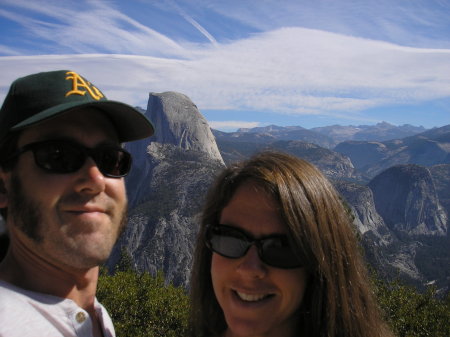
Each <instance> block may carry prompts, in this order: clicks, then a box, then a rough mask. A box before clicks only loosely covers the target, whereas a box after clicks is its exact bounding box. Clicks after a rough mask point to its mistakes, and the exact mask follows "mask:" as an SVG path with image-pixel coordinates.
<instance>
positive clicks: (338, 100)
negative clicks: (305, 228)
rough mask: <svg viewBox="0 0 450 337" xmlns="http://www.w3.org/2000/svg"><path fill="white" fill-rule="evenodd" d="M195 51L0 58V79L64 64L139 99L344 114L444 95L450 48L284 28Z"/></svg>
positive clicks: (449, 83) (448, 91) (449, 92)
mask: <svg viewBox="0 0 450 337" xmlns="http://www.w3.org/2000/svg"><path fill="white" fill-rule="evenodd" d="M197 55H198V57H197V58H196V59H194V60H178V59H169V58H156V57H143V56H142V57H141V56H124V55H94V56H89V55H86V56H70V55H69V56H61V57H60V58H58V57H51V58H48V57H41V58H33V57H30V58H25V59H24V58H20V61H19V59H17V58H14V57H10V58H0V67H1V68H2V69H5V70H6V71H5V73H4V74H2V79H1V80H0V81H2V82H3V81H5V78H7V77H8V73H12V72H19V69H20V72H23V71H24V69H28V70H30V71H32V70H40V69H42V68H55V67H56V66H58V65H60V66H63V67H64V68H66V67H67V66H69V65H70V66H74V67H75V68H76V69H80V71H86V72H87V73H88V74H89V73H91V74H93V75H94V76H95V77H96V78H98V79H99V81H100V82H103V83H102V86H105V85H106V87H107V88H109V89H110V90H114V96H116V94H117V96H120V99H124V100H125V101H126V102H129V103H131V104H136V103H140V102H141V101H142V100H145V99H146V96H147V95H146V92H147V91H155V92H158V91H166V90H173V91H179V92H182V93H184V94H186V95H188V96H189V97H190V98H191V99H192V100H193V101H194V102H195V103H196V104H197V105H198V106H199V108H200V109H215V110H232V109H235V110H247V111H249V110H250V111H273V112H275V113H282V114H298V115H302V114H310V115H311V114H313V115H314V114H316V115H339V114H342V113H343V112H345V113H346V114H350V115H351V114H352V113H355V114H357V113H358V112H359V111H361V110H363V109H367V108H371V107H376V106H380V105H386V104H395V103H413V102H421V101H425V100H431V99H436V98H441V97H448V96H450V50H442V49H438V50H432V49H418V48H406V47H401V46H396V45H393V44H388V43H384V42H379V41H371V40H366V39H360V38H352V37H348V36H342V35H338V34H332V33H327V32H321V31H311V30H308V29H301V28H289V29H280V30H277V31H273V32H269V33H264V34H260V35H257V36H254V37H252V38H249V39H246V40H241V41H238V42H235V43H230V44H228V45H220V46H219V48H215V49H207V50H204V51H203V52H201V53H198V54H197ZM0 83H1V82H0ZM3 85H4V83H3ZM139 95H140V97H141V98H140V99H139V98H138V96H139Z"/></svg>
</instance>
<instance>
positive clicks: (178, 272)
mask: <svg viewBox="0 0 450 337" xmlns="http://www.w3.org/2000/svg"><path fill="white" fill-rule="evenodd" d="M146 114H147V116H148V117H149V118H150V119H151V120H152V121H154V122H155V126H156V135H155V136H153V137H151V138H149V139H145V140H141V141H138V142H133V143H130V144H128V146H127V149H128V150H129V151H130V152H131V153H132V155H133V167H132V171H131V172H130V174H129V176H128V177H127V180H126V184H127V191H128V199H129V221H128V226H127V228H126V230H125V232H124V233H123V235H122V236H121V238H120V240H119V242H118V243H117V244H116V246H115V247H114V250H113V253H112V254H111V257H110V259H109V261H108V266H109V267H110V268H113V267H114V266H115V265H116V264H117V263H118V261H119V260H120V258H121V254H123V251H126V252H127V254H129V255H130V256H131V257H132V259H133V261H134V263H135V268H136V269H137V270H140V271H144V270H145V271H149V272H151V273H153V274H154V273H156V272H157V271H159V270H162V271H163V272H164V274H165V278H166V280H167V281H170V282H172V283H174V284H175V285H181V286H187V285H188V281H189V277H190V266H191V263H192V252H193V247H194V244H195V237H196V234H197V231H198V216H199V214H200V211H201V207H202V204H203V198H204V196H205V195H206V192H207V189H208V188H209V186H210V184H211V182H212V180H213V178H214V177H215V176H216V174H217V173H218V172H219V171H220V170H221V169H223V168H224V164H223V160H222V158H221V157H220V154H219V153H218V150H217V145H216V143H215V141H214V138H213V137H212V135H211V131H210V129H209V126H208V125H207V123H206V121H205V119H204V117H203V116H201V114H200V112H199V111H198V110H197V108H196V107H195V105H194V104H193V103H192V102H191V101H190V100H189V99H188V98H187V97H186V96H184V95H181V94H177V93H172V92H171V93H163V94H150V99H149V104H148V110H147V112H146Z"/></svg>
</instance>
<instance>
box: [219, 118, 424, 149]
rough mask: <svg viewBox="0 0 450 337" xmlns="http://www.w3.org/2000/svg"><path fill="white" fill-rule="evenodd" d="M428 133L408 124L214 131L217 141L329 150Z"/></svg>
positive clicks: (270, 126)
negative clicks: (299, 144)
mask: <svg viewBox="0 0 450 337" xmlns="http://www.w3.org/2000/svg"><path fill="white" fill-rule="evenodd" d="M424 131H426V129H425V128H424V127H423V126H412V125H409V124H405V125H401V126H395V125H392V124H389V123H387V122H381V123H378V124H376V125H359V126H353V125H349V126H341V125H331V126H324V127H317V128H312V129H305V128H303V127H301V126H277V125H269V126H264V127H255V128H241V129H238V131H236V132H230V133H227V132H221V131H218V130H213V133H214V135H215V136H216V138H232V139H234V140H235V141H243V142H270V141H275V140H301V141H305V142H310V143H314V144H317V145H320V146H322V147H326V148H333V147H334V146H336V145H337V144H338V143H340V142H343V141H350V140H355V141H386V140H392V139H399V138H405V137H408V136H413V135H416V134H418V133H422V132H424Z"/></svg>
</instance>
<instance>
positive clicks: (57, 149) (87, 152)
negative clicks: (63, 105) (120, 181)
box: [7, 140, 131, 178]
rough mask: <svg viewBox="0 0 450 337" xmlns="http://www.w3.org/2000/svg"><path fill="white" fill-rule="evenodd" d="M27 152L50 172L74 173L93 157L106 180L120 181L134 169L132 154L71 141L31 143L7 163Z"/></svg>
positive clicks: (121, 150) (115, 148)
mask: <svg viewBox="0 0 450 337" xmlns="http://www.w3.org/2000/svg"><path fill="white" fill-rule="evenodd" d="M26 151H31V152H33V155H34V161H35V162H36V165H37V166H39V167H40V168H41V169H43V170H45V171H46V172H49V173H73V172H76V171H78V170H79V169H80V168H81V167H82V166H83V165H84V163H85V162H86V158H87V157H91V158H92V159H93V160H94V161H95V163H96V164H97V167H98V169H99V170H100V172H101V173H102V174H103V175H104V176H105V177H111V178H120V177H124V176H126V175H127V174H128V172H129V171H130V168H131V154H130V153H128V152H127V151H125V150H124V149H122V148H121V147H120V146H118V145H117V146H116V145H109V144H108V145H99V146H97V147H95V148H88V147H85V146H83V145H81V144H78V143H76V142H73V141H68V140H46V141H42V142H36V143H31V144H27V145H25V146H23V147H22V148H20V149H18V150H17V151H16V152H15V153H14V154H13V155H12V156H11V157H9V158H8V160H7V161H10V160H11V159H13V158H14V157H17V156H19V155H21V154H22V153H24V152H26Z"/></svg>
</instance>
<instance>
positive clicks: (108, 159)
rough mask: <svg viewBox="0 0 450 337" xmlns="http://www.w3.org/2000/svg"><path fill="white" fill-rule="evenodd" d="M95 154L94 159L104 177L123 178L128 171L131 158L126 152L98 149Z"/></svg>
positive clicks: (113, 149) (114, 149)
mask: <svg viewBox="0 0 450 337" xmlns="http://www.w3.org/2000/svg"><path fill="white" fill-rule="evenodd" d="M96 152H97V153H96V155H95V157H96V158H94V159H95V161H96V163H97V165H98V167H99V169H100V171H101V172H102V173H103V174H104V175H106V176H109V177H123V176H124V175H126V174H127V173H128V172H129V171H130V166H131V156H130V154H129V153H128V152H125V151H123V150H119V149H116V148H104V149H98V150H97V151H96Z"/></svg>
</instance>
